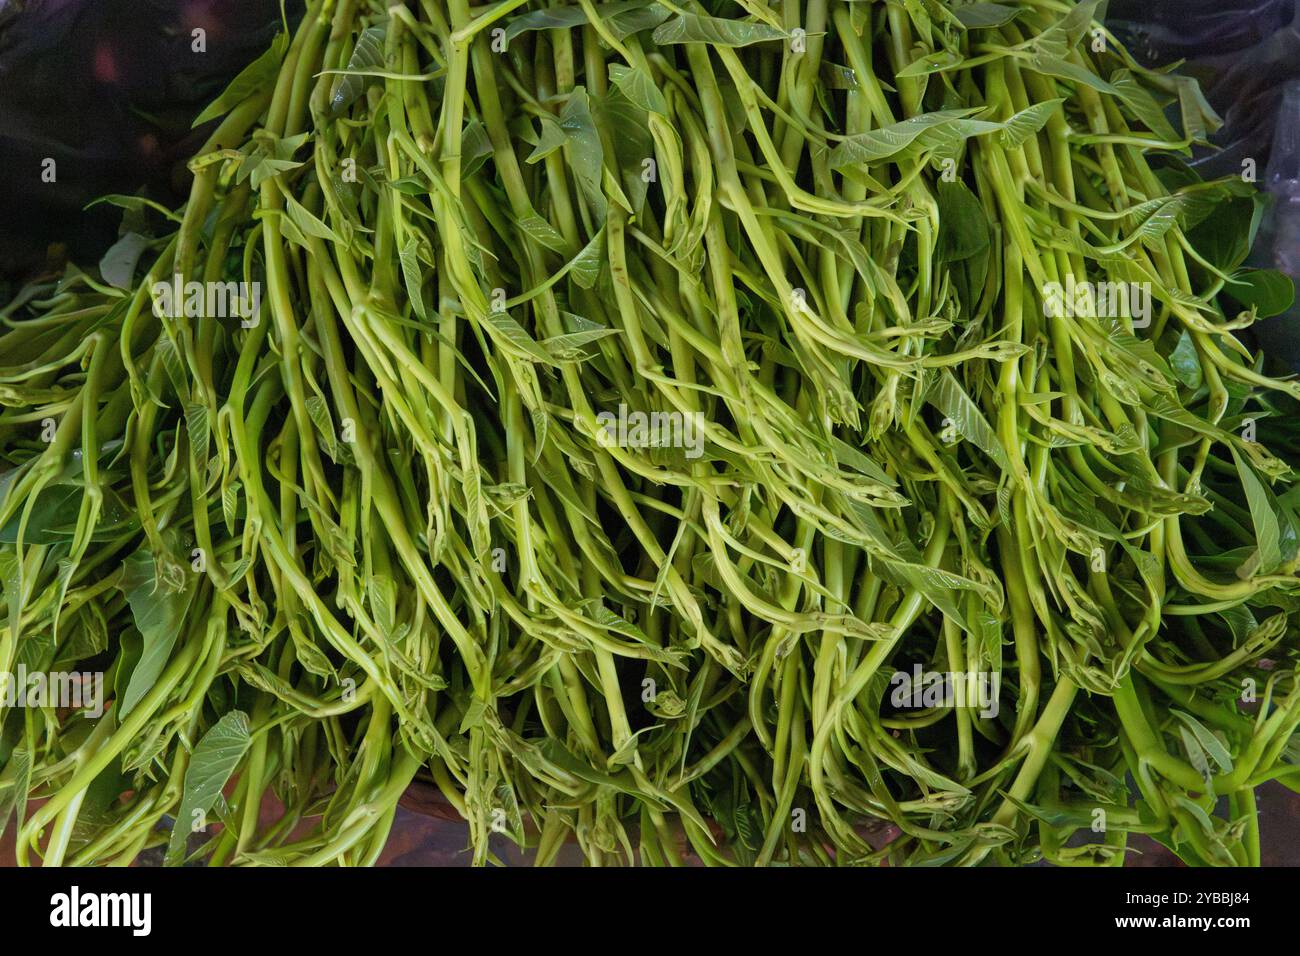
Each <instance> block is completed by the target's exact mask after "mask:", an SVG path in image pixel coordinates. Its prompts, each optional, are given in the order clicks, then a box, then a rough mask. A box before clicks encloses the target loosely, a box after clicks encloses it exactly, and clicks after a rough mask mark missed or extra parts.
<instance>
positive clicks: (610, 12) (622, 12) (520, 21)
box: [505, 0, 671, 44]
mask: <svg viewBox="0 0 1300 956" xmlns="http://www.w3.org/2000/svg"><path fill="white" fill-rule="evenodd" d="M595 10H596V15H597V16H599V17H600V18H601V20H602V21H603V22H604V24H605V26H606V28H607V29H608V30H609V32H610V33H611V34H613V35H614V37H615V38H617V39H619V40H622V39H623V38H624V37H627V36H630V35H632V34H633V33H639V32H640V31H642V30H650V29H652V28H654V27H656V26H658V25H659V24H661V23H663V22H664V21H665V20H667V19H668V17H669V16H671V14H670V13H669V11H668V10H667V9H665V8H664V7H661V6H660V5H659V4H657V3H649V2H647V0H627V2H621V3H602V4H600V5H599V6H597V7H595ZM586 23H587V12H586V11H585V10H584V9H583V8H582V7H579V6H570V7H551V8H550V9H547V10H533V11H531V12H529V13H525V14H524V15H522V16H518V17H515V18H514V19H513V20H511V21H510V22H509V23H508V24H506V28H505V31H506V32H505V41H506V43H507V44H509V43H510V42H511V41H512V40H514V39H515V37H517V36H519V35H520V34H521V33H525V32H527V31H529V30H572V29H573V28H574V27H580V26H583V25H585V24H586Z"/></svg>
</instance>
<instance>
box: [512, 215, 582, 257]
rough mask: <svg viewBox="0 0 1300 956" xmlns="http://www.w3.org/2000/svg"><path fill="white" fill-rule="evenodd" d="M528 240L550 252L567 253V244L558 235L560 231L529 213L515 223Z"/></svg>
mask: <svg viewBox="0 0 1300 956" xmlns="http://www.w3.org/2000/svg"><path fill="white" fill-rule="evenodd" d="M515 225H516V226H517V227H518V228H519V229H521V230H522V231H523V232H524V233H525V234H526V235H527V236H528V237H529V238H530V239H533V240H534V241H536V242H538V243H539V244H541V245H543V246H545V247H546V248H547V249H550V250H551V251H552V252H561V253H563V252H568V251H569V244H568V243H567V242H566V241H565V240H564V236H562V235H560V231H559V230H558V229H556V228H555V227H554V226H552V225H551V224H550V223H549V222H547V221H546V220H545V219H543V218H542V217H541V216H539V215H537V213H535V212H534V213H531V214H530V215H527V216H524V217H523V218H522V219H519V220H517V221H516V222H515Z"/></svg>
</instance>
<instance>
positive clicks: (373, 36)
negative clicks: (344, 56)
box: [330, 21, 388, 116]
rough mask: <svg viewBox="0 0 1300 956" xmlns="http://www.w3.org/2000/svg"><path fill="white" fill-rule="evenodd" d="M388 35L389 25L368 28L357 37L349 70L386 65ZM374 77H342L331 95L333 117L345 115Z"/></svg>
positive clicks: (382, 24)
mask: <svg viewBox="0 0 1300 956" xmlns="http://www.w3.org/2000/svg"><path fill="white" fill-rule="evenodd" d="M387 34H388V23H387V21H385V22H384V23H378V24H375V25H374V26H372V27H366V29H365V30H363V31H362V33H361V36H359V37H357V45H356V46H354V47H353V48H352V56H350V57H349V58H348V66H347V68H348V69H349V70H357V71H361V70H373V69H376V68H377V67H382V66H383V65H384V39H385V37H386V36H387ZM374 79H375V78H374V77H372V76H357V75H343V76H340V77H339V78H338V79H337V80H336V81H335V85H334V90H333V92H332V93H331V94H330V114H331V115H332V116H341V115H343V113H345V112H346V111H347V109H348V107H349V106H351V105H352V104H353V103H354V102H356V100H357V99H358V97H360V96H361V94H362V93H364V92H365V91H366V87H367V86H369V85H370V84H371V83H372V82H374Z"/></svg>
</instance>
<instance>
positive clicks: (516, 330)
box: [487, 312, 556, 365]
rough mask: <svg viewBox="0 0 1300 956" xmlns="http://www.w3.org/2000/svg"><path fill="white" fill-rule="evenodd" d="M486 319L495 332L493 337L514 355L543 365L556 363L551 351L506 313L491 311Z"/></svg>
mask: <svg viewBox="0 0 1300 956" xmlns="http://www.w3.org/2000/svg"><path fill="white" fill-rule="evenodd" d="M487 321H488V326H489V327H490V328H491V329H492V330H493V332H495V333H496V336H495V337H497V338H498V341H500V342H501V343H502V345H503V346H504V347H505V348H507V349H509V350H510V351H511V352H513V353H514V354H515V355H517V356H519V357H520V358H524V359H528V360H531V361H534V362H542V363H543V364H545V365H555V364H556V362H555V359H554V358H552V357H551V353H549V352H547V351H546V349H544V348H542V347H541V346H540V345H538V344H537V341H536V340H535V339H534V338H533V337H532V336H531V335H529V334H528V330H527V329H525V328H524V327H523V326H522V325H520V324H519V323H518V322H516V321H515V320H514V319H512V318H511V317H510V316H509V315H508V314H507V313H505V312H491V313H489V314H488V317H487Z"/></svg>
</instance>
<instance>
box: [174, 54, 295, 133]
mask: <svg viewBox="0 0 1300 956" xmlns="http://www.w3.org/2000/svg"><path fill="white" fill-rule="evenodd" d="M288 49H289V35H288V34H287V33H277V34H276V35H275V39H274V40H272V41H271V47H270V49H268V50H267V51H266V52H265V53H263V54H262V55H261V56H259V57H258V58H257V59H256V60H254V61H253V62H252V63H250V64H248V66H246V67H244V69H243V70H241V71H240V73H239V75H238V76H236V77H235V78H234V79H233V80H231V81H230V85H229V86H227V87H226V88H225V90H224V91H222V93H221V95H220V96H218V97H217V98H216V99H215V100H213V101H212V102H211V103H209V104H208V108H207V109H205V110H204V111H203V112H202V113H200V114H199V115H198V116H197V117H195V119H194V122H193V123H192V124H191V125H190V128H191V129H193V128H194V127H196V126H202V125H203V124H204V123H206V122H208V121H209V120H214V119H216V118H217V117H218V116H224V115H225V114H226V113H229V112H230V111H231V110H233V109H234V108H235V107H236V106H238V105H239V104H240V103H242V102H244V100H246V99H248V98H249V97H250V96H256V95H257V94H259V93H262V92H263V91H265V90H267V89H269V88H271V87H273V86H275V79H276V77H277V76H278V75H279V73H280V61H281V60H283V59H284V54H285V51H286V50H288Z"/></svg>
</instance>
